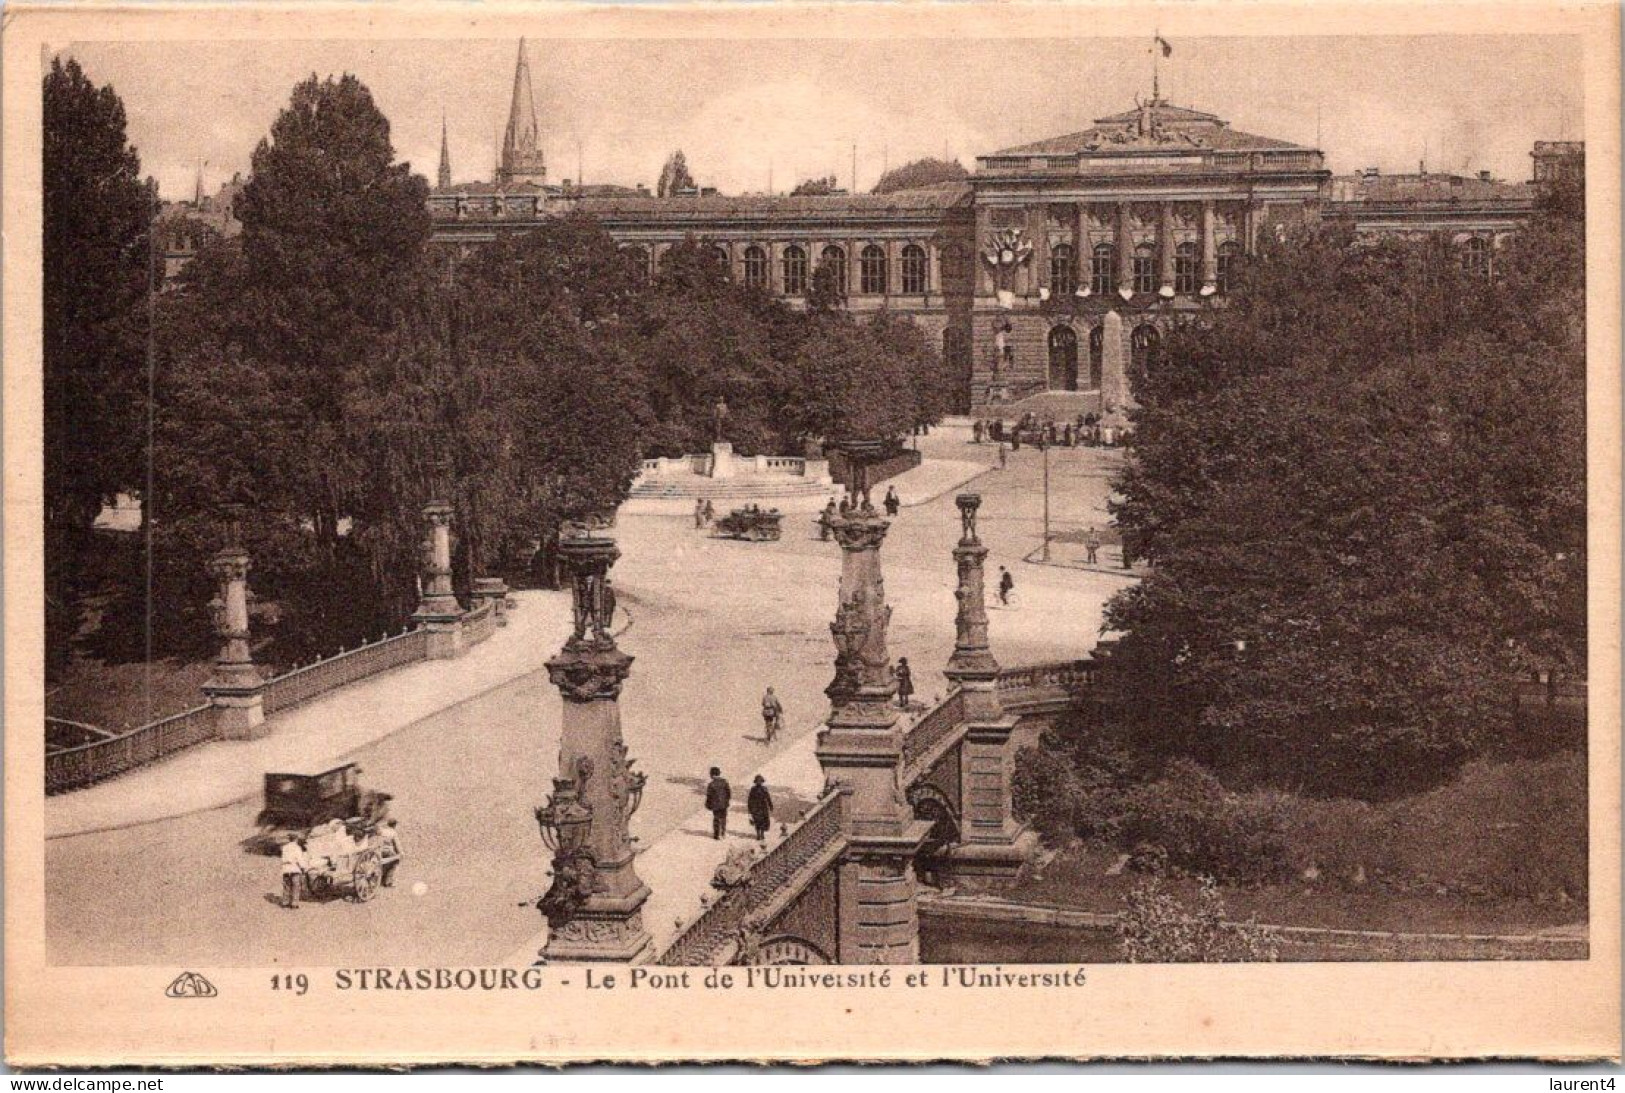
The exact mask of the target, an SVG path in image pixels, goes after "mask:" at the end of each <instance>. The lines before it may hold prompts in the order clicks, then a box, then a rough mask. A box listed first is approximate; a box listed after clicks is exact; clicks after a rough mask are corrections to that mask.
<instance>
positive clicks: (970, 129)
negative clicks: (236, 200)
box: [63, 36, 1583, 198]
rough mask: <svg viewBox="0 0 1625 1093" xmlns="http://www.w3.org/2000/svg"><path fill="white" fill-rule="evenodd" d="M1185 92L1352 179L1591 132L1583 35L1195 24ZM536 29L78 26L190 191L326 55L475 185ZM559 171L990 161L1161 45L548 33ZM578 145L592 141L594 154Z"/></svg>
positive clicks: (621, 173)
mask: <svg viewBox="0 0 1625 1093" xmlns="http://www.w3.org/2000/svg"><path fill="white" fill-rule="evenodd" d="M1173 47H1174V54H1173V56H1172V57H1171V58H1169V59H1167V60H1165V61H1163V62H1162V90H1163V95H1164V97H1165V98H1167V99H1169V100H1171V101H1173V102H1175V103H1177V104H1179V105H1185V106H1194V107H1197V108H1198V109H1202V110H1206V111H1209V112H1212V113H1216V114H1218V115H1219V116H1220V117H1223V118H1225V119H1227V120H1229V122H1230V123H1231V125H1232V127H1234V128H1236V129H1239V130H1243V131H1245V132H1250V133H1256V134H1259V135H1262V136H1270V137H1278V138H1281V139H1284V140H1291V141H1296V142H1299V143H1302V144H1310V145H1312V144H1315V143H1316V134H1317V131H1318V133H1319V144H1320V147H1321V148H1322V149H1323V150H1325V152H1326V153H1327V155H1328V158H1329V164H1330V166H1331V168H1332V169H1333V170H1334V171H1337V172H1339V173H1343V172H1349V171H1354V170H1358V169H1360V168H1362V167H1365V166H1378V167H1380V168H1382V169H1383V170H1384V171H1399V170H1407V171H1414V170H1415V169H1416V167H1417V163H1418V161H1419V160H1420V159H1421V158H1422V156H1423V155H1424V152H1425V154H1426V156H1427V164H1428V168H1429V169H1430V170H1451V171H1479V170H1486V169H1487V170H1490V171H1493V172H1494V173H1495V174H1496V175H1497V176H1498V177H1504V178H1511V179H1525V178H1528V177H1529V149H1530V146H1531V145H1532V144H1533V142H1534V141H1536V140H1549V139H1561V138H1564V137H1567V138H1571V139H1577V138H1578V137H1579V136H1580V135H1581V133H1582V131H1583V126H1582V110H1583V101H1582V91H1581V83H1582V75H1581V62H1580V58H1581V54H1580V44H1579V40H1578V39H1577V38H1569V37H1558V36H1553V37H1520V38H1512V37H1496V38H1487V37H1485V38H1472V37H1425V38H1424V37H1416V38H1370V37H1361V38H1352V37H1340V38H1280V39H1258V38H1187V39H1180V38H1175V39H1174V41H1173ZM517 48H518V43H517V42H516V41H515V40H513V39H504V40H491V39H482V40H467V41H415V40H400V41H379V42H360V41H342V42H341V41H327V42H324V41H309V42H228V41H221V42H190V43H180V42H159V43H117V44H114V43H95V42H87V43H79V44H75V45H73V46H71V47H69V48H68V49H66V50H64V51H63V52H64V53H67V54H71V55H73V56H75V57H77V58H78V60H79V62H80V64H81V65H82V66H83V67H84V68H85V70H86V72H87V74H88V75H89V76H90V78H91V79H93V80H95V81H96V82H97V83H111V84H112V85H113V87H114V89H115V90H116V91H117V92H118V93H119V95H120V96H121V97H122V98H123V100H124V104H125V107H126V110H127V112H128V114H129V137H130V140H131V142H132V143H133V144H134V145H135V146H136V147H137V149H138V150H139V151H140V154H141V161H142V170H143V171H144V172H145V173H147V174H152V175H155V176H156V177H157V178H158V180H159V182H160V185H161V187H162V192H163V194H164V196H166V197H169V198H181V197H189V196H190V195H191V191H192V180H193V176H194V173H195V171H196V169H197V163H198V161H199V160H205V161H207V166H206V167H205V168H204V176H205V180H206V182H207V185H208V189H209V190H211V191H212V190H214V189H215V188H216V187H217V186H218V184H219V183H220V182H222V181H223V180H225V179H226V178H229V177H230V175H231V173H232V172H233V171H238V170H241V171H245V172H246V171H247V169H248V166H249V156H250V154H251V153H252V151H253V149H254V145H255V144H256V143H257V142H258V141H259V140H260V139H261V138H262V137H263V136H264V135H265V134H266V132H267V130H268V129H269V127H270V124H271V121H272V120H273V119H274V118H275V116H276V114H277V112H278V111H279V110H280V109H281V108H282V107H283V106H284V105H285V104H286V103H287V100H288V94H289V91H290V89H291V88H292V87H293V85H294V84H295V83H296V82H297V81H298V80H299V79H300V78H302V77H304V76H306V75H309V74H310V73H312V72H315V73H318V74H320V75H323V76H326V75H328V74H337V73H341V72H346V71H348V72H354V73H355V74H356V75H358V76H359V77H360V78H361V80H362V81H363V82H364V83H366V84H367V86H368V87H370V88H371V89H372V93H373V96H374V98H375V99H376V101H377V103H378V105H379V107H380V108H381V109H382V110H383V112H384V114H385V115H386V116H387V117H388V118H389V120H390V122H391V126H392V136H393V139H394V143H395V149H396V152H397V154H398V155H399V156H400V157H401V158H403V159H406V160H408V161H409V162H410V163H411V164H412V166H413V168H414V169H415V170H417V171H419V172H421V173H423V174H425V175H428V176H429V177H430V178H431V179H432V178H433V176H434V172H435V167H436V164H437V160H438V155H439V146H440V120H441V113H442V111H444V113H445V117H446V121H447V126H448V129H449V132H450V137H451V154H452V173H453V177H454V179H455V180H456V181H459V182H462V181H474V180H481V179H489V178H490V177H491V169H492V164H493V161H494V159H495V153H496V146H497V143H498V141H499V139H500V131H501V128H502V126H503V124H504V123H505V121H506V118H507V110H508V102H509V98H510V96H511V93H512V82H513V70H514V59H515V55H516V53H517ZM527 48H528V52H529V55H530V63H531V74H532V78H533V82H534V85H535V92H536V109H537V114H538V118H539V120H540V123H541V129H542V134H543V141H544V144H545V146H546V150H547V156H548V173H549V177H550V178H551V179H554V180H558V179H563V178H580V177H585V179H586V181H588V182H619V183H623V184H628V185H630V184H635V183H639V182H642V183H646V184H649V185H651V186H652V185H653V183H654V181H655V179H656V178H657V176H658V175H659V171H660V165H661V163H662V162H663V160H664V159H665V156H666V155H667V154H668V153H669V152H670V151H671V150H672V149H674V148H681V149H683V151H684V152H685V153H686V154H687V156H688V161H689V163H690V165H691V167H692V168H693V170H694V173H695V175H696V177H697V178H698V179H699V180H700V181H701V182H702V183H703V184H705V185H714V186H717V187H719V188H721V189H722V190H723V191H724V192H728V193H738V192H747V191H761V190H765V189H767V187H768V180H769V171H770V170H771V172H772V182H773V186H774V188H775V189H777V190H780V191H783V190H786V189H788V188H789V187H790V186H792V185H793V184H794V183H795V182H796V181H797V180H798V179H801V178H807V177H810V176H813V175H819V174H827V173H829V172H831V171H837V172H838V173H839V176H840V179H841V182H842V184H843V185H845V184H848V183H849V181H850V176H851V169H852V150H851V146H852V143H853V142H854V141H856V142H857V145H858V164H857V174H858V185H859V187H860V188H864V189H867V188H868V187H869V186H872V185H873V184H874V181H875V179H876V178H877V177H878V176H879V174H880V172H881V170H882V168H883V167H884V165H886V164H887V163H889V164H890V165H892V166H896V165H898V164H900V163H903V162H906V161H908V160H910V159H915V158H918V157H920V156H924V155H934V156H941V155H943V154H945V153H946V154H947V155H949V156H951V157H956V158H958V159H960V160H961V162H963V163H964V164H965V165H966V166H967V167H973V166H974V162H973V157H974V156H976V155H977V154H986V153H988V152H992V151H995V150H997V149H999V148H1002V147H1006V146H1009V145H1014V144H1019V143H1022V142H1025V141H1031V140H1038V139H1041V138H1043V137H1049V136H1055V135H1058V134H1061V133H1068V132H1073V131H1076V130H1079V129H1084V128H1087V127H1088V126H1089V125H1090V123H1091V121H1092V120H1093V119H1094V118H1096V117H1098V116H1101V115H1104V114H1108V113H1113V112H1116V111H1119V110H1123V109H1126V108H1129V107H1131V106H1133V100H1134V96H1135V95H1136V94H1141V95H1144V94H1146V93H1147V92H1148V91H1149V90H1150V84H1151V72H1150V69H1151V60H1150V55H1149V51H1148V49H1147V43H1146V41H1144V40H1143V39H1135V40H1129V39H1121V38H1111V39H1082V40H1063V39H1012V40H1005V39H958V40H921V39H913V40H906V41H897V40H890V41H863V40H859V41H854V40H770V39H769V40H751V41H693V40H686V41H675V40H674V41H656V40H642V41H627V40H621V41H581V40H571V41H561V40H551V41H550V40H546V39H542V38H532V39H530V41H529V43H528V47H527ZM578 149H579V151H578Z"/></svg>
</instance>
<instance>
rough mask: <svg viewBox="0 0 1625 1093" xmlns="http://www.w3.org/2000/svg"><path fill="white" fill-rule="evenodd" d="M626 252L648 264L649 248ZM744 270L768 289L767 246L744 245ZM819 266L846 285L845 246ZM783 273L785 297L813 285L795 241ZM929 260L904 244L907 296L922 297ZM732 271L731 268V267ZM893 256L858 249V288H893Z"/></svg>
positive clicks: (721, 253)
mask: <svg viewBox="0 0 1625 1093" xmlns="http://www.w3.org/2000/svg"><path fill="white" fill-rule="evenodd" d="M626 249H627V253H628V254H630V255H631V256H632V257H633V259H634V260H637V261H641V262H642V263H643V267H644V268H645V269H647V268H648V265H649V251H648V249H647V248H645V247H641V246H630V247H628V248H626ZM711 252H712V253H713V254H714V255H715V256H716V258H717V260H718V261H719V262H720V263H721V264H722V265H723V267H724V268H725V269H728V268H730V267H731V261H732V260H731V258H730V257H729V254H728V249H727V248H726V247H723V246H720V245H713V246H712V248H711ZM742 257H743V263H742V265H743V269H742V271H741V273H742V277H743V279H744V283H745V284H746V285H747V286H749V287H751V288H759V289H763V290H766V289H769V288H770V287H771V285H772V276H773V267H772V257H771V256H770V254H769V252H768V249H767V248H766V247H762V246H757V245H755V244H752V245H751V246H748V247H746V248H745V251H744V254H743V256H742ZM818 261H819V264H820V265H824V266H828V267H830V270H831V272H832V274H833V276H834V279H835V282H836V284H839V285H841V286H842V287H843V288H844V287H846V286H847V284H848V281H847V266H846V248H844V247H842V246H839V245H838V244H834V243H831V244H829V245H828V246H826V247H824V248H823V249H822V250H821V251H819V253H818ZM779 264H780V272H781V274H782V283H783V285H784V294H785V295H786V296H805V295H806V294H807V288H808V286H809V285H810V284H811V280H812V270H813V268H814V267H812V266H811V265H809V263H808V251H807V248H805V247H802V246H799V245H797V244H794V243H792V244H791V245H789V246H787V247H785V248H784V250H783V252H782V253H781V254H780V256H779ZM929 270H930V263H929V261H928V259H927V258H926V253H925V248H924V247H922V246H919V245H918V244H916V243H909V244H908V245H907V246H905V247H903V250H902V254H901V255H900V262H899V273H900V279H901V289H900V291H901V293H902V294H903V295H904V296H923V295H925V293H926V292H927V291H928V289H929V286H930V276H929ZM730 272H731V269H730ZM890 284H891V269H890V258H889V256H888V255H887V254H886V249H885V248H884V247H881V246H878V245H876V244H873V243H871V244H869V245H868V246H866V247H864V248H863V249H862V250H861V251H859V252H858V291H859V292H860V293H863V294H864V295H867V296H883V295H886V294H888V293H889V292H890V291H891V288H890Z"/></svg>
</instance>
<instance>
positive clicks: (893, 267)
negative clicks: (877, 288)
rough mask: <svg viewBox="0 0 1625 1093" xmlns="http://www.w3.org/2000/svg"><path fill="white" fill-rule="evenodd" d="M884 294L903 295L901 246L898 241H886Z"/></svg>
mask: <svg viewBox="0 0 1625 1093" xmlns="http://www.w3.org/2000/svg"><path fill="white" fill-rule="evenodd" d="M885 246H886V293H887V294H888V295H890V296H901V295H902V294H903V244H902V242H901V241H900V240H896V239H888V240H886V244H885Z"/></svg>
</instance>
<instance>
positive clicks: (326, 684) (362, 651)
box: [263, 628, 429, 715]
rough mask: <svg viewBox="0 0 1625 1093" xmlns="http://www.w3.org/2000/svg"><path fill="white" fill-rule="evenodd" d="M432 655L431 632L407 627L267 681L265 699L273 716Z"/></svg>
mask: <svg viewBox="0 0 1625 1093" xmlns="http://www.w3.org/2000/svg"><path fill="white" fill-rule="evenodd" d="M428 656H429V632H428V631H427V630H424V629H422V628H419V629H416V630H404V631H402V632H401V633H399V634H396V635H394V636H393V637H388V638H384V639H382V640H380V641H375V642H371V643H370V644H367V645H362V646H359V647H358V648H355V649H351V650H348V651H346V652H341V653H339V654H337V655H336V656H331V657H327V658H326V659H324V660H318V661H316V662H315V663H312V664H307V665H305V666H304V667H302V668H295V669H294V670H293V671H291V672H284V673H283V674H282V675H279V676H276V677H275V678H272V679H269V680H266V682H265V690H264V699H263V701H264V703H265V712H266V714H267V715H269V714H273V713H276V712H277V711H279V710H286V709H291V708H292V707H294V706H297V705H299V704H300V703H302V702H309V701H310V700H311V699H313V698H317V697H319V696H321V695H324V694H326V693H327V692H328V691H331V690H335V689H337V688H339V687H343V686H344V685H345V684H348V683H354V682H356V681H357V680H360V679H365V678H366V677H368V676H371V675H377V674H378V673H379V672H387V671H389V670H390V669H391V668H399V667H400V666H401V665H403V664H412V663H415V662H417V661H420V660H427V659H428Z"/></svg>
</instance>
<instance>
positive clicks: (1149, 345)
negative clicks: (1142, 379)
mask: <svg viewBox="0 0 1625 1093" xmlns="http://www.w3.org/2000/svg"><path fill="white" fill-rule="evenodd" d="M1129 343H1130V350H1131V352H1132V353H1133V354H1134V363H1135V364H1137V365H1140V366H1141V367H1142V368H1143V367H1149V366H1153V365H1155V364H1156V363H1157V354H1158V352H1159V351H1160V349H1161V348H1162V335H1161V334H1160V333H1158V332H1157V328H1156V327H1154V326H1152V325H1151V324H1150V323H1142V324H1140V325H1139V326H1137V327H1135V328H1134V334H1133V336H1132V337H1131V338H1130V339H1129Z"/></svg>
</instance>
